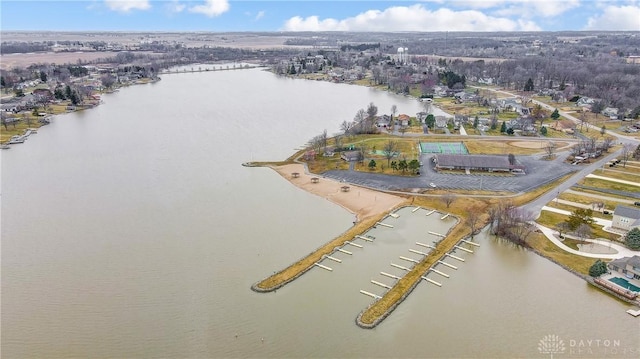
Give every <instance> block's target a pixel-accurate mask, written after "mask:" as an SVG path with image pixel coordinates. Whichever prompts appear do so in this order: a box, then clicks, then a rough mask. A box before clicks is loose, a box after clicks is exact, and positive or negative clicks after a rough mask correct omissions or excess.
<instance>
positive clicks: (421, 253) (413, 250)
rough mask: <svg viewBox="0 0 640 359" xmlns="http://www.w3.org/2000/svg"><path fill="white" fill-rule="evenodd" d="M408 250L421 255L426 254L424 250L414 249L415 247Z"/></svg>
mask: <svg viewBox="0 0 640 359" xmlns="http://www.w3.org/2000/svg"><path fill="white" fill-rule="evenodd" d="M409 252H411V253H415V254H419V255H421V256H426V255H427V254H426V253H424V252H420V251H416V250H415V249H409Z"/></svg>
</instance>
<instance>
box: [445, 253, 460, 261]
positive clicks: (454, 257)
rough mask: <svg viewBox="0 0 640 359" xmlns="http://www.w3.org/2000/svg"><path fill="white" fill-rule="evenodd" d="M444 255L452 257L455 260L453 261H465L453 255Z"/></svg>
mask: <svg viewBox="0 0 640 359" xmlns="http://www.w3.org/2000/svg"><path fill="white" fill-rule="evenodd" d="M444 255H445V256H447V257H451V258H453V259H457V260H459V261H460V262H464V259H462V258H460V257H456V256H454V255H453V254H449V253H445V254H444Z"/></svg>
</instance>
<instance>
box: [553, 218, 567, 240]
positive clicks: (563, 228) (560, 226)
mask: <svg viewBox="0 0 640 359" xmlns="http://www.w3.org/2000/svg"><path fill="white" fill-rule="evenodd" d="M555 229H556V231H558V237H560V238H562V233H567V232H568V231H569V230H570V228H569V223H567V222H565V221H562V222H560V223H558V224H556V226H555Z"/></svg>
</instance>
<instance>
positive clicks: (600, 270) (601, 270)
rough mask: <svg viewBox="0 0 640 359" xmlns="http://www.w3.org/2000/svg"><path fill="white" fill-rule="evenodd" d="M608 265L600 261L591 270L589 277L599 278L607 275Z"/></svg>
mask: <svg viewBox="0 0 640 359" xmlns="http://www.w3.org/2000/svg"><path fill="white" fill-rule="evenodd" d="M607 271H608V270H607V264H606V263H605V262H603V261H601V260H600V259H598V260H597V261H596V262H595V263H593V265H592V266H591V267H590V268H589V275H590V276H592V277H599V276H601V275H603V274H605V273H607Z"/></svg>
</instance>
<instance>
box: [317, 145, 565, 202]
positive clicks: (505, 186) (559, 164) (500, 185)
mask: <svg viewBox="0 0 640 359" xmlns="http://www.w3.org/2000/svg"><path fill="white" fill-rule="evenodd" d="M431 157H433V154H424V155H422V156H421V158H420V159H421V162H422V164H423V166H422V167H421V169H420V175H419V176H412V177H404V176H392V175H384V174H377V173H370V172H358V171H346V170H344V171H342V170H331V171H327V172H325V173H323V175H324V176H325V177H328V178H332V179H336V180H340V181H345V182H349V183H352V184H355V185H362V186H366V187H371V188H376V189H382V190H394V191H411V190H414V189H428V188H431V186H430V183H433V184H435V185H436V188H442V189H451V190H470V191H475V190H483V191H501V192H502V191H507V192H514V193H517V192H527V191H529V190H532V189H534V188H536V187H538V186H541V185H543V184H545V183H547V182H549V181H552V180H554V179H556V178H559V177H562V176H564V175H565V174H567V173H570V172H571V171H572V170H575V168H574V167H573V166H571V165H569V164H567V163H565V162H564V161H563V159H564V156H560V158H557V159H555V160H553V161H547V160H543V159H541V157H540V156H518V157H517V159H518V161H520V162H521V163H522V164H523V165H524V166H525V167H526V170H525V171H526V174H525V175H516V176H495V175H491V174H470V175H467V174H464V173H460V174H442V173H438V172H436V171H435V170H434V169H433V161H432V160H431Z"/></svg>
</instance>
